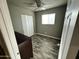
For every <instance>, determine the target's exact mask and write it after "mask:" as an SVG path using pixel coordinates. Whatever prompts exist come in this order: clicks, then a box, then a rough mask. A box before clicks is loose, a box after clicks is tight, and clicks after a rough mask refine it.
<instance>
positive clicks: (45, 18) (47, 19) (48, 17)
mask: <svg viewBox="0 0 79 59" xmlns="http://www.w3.org/2000/svg"><path fill="white" fill-rule="evenodd" d="M42 24H55V13H53V14H45V15H42Z"/></svg>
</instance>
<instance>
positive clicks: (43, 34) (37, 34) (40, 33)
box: [35, 33, 61, 40]
mask: <svg viewBox="0 0 79 59" xmlns="http://www.w3.org/2000/svg"><path fill="white" fill-rule="evenodd" d="M35 34H37V35H42V36H46V37H50V38H53V39H57V40H60V39H61V38H58V37H54V36H50V35H46V34H41V33H35Z"/></svg>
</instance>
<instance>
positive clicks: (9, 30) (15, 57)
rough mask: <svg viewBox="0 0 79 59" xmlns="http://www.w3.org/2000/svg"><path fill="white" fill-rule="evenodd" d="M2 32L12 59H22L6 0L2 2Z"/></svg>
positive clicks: (0, 23) (0, 20) (0, 14)
mask: <svg viewBox="0 0 79 59" xmlns="http://www.w3.org/2000/svg"><path fill="white" fill-rule="evenodd" d="M0 17H1V19H0V30H1V32H2V34H3V37H4V41H5V43H6V45H7V48H8V51H9V54H10V57H11V59H21V57H20V54H19V50H18V45H17V43H16V38H15V35H14V30H13V26H12V22H11V18H10V14H9V10H8V6H7V2H6V0H0Z"/></svg>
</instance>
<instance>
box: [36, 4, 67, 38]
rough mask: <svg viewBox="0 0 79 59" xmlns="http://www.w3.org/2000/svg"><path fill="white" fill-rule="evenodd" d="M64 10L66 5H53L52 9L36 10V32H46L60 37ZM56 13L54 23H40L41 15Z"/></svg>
mask: <svg viewBox="0 0 79 59" xmlns="http://www.w3.org/2000/svg"><path fill="white" fill-rule="evenodd" d="M65 12H66V5H64V6H60V7H55V8H52V9H48V10H44V11H37V12H35V20H36V33H41V34H46V35H50V36H54V37H59V38H60V37H61V33H62V28H63V23H64V17H65ZM50 13H56V16H55V24H54V25H43V24H42V15H43V14H50Z"/></svg>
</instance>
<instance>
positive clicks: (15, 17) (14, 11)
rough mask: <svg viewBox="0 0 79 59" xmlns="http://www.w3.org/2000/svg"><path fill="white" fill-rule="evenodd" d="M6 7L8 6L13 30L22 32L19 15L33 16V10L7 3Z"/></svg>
mask: <svg viewBox="0 0 79 59" xmlns="http://www.w3.org/2000/svg"><path fill="white" fill-rule="evenodd" d="M8 7H9V11H10V15H11V19H12V23H13V27H14V30H15V31H17V32H19V33H22V34H23V33H24V31H23V27H22V20H21V15H30V16H33V18H34V12H33V11H31V10H28V9H25V8H22V7H19V6H16V5H14V4H8ZM33 20H34V19H33Z"/></svg>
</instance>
